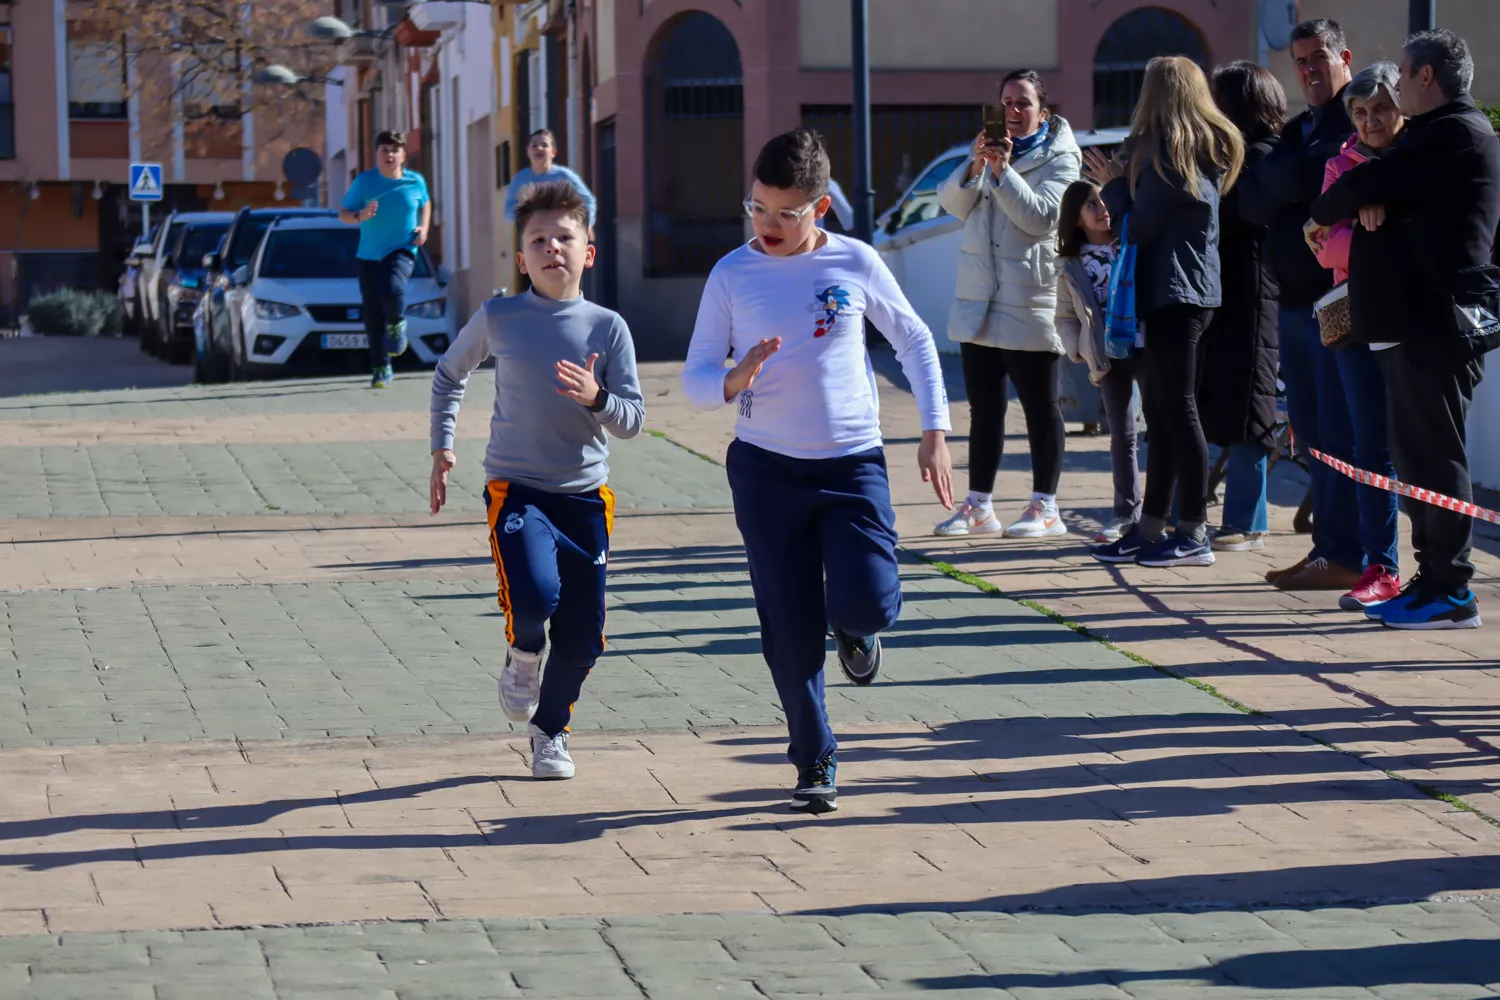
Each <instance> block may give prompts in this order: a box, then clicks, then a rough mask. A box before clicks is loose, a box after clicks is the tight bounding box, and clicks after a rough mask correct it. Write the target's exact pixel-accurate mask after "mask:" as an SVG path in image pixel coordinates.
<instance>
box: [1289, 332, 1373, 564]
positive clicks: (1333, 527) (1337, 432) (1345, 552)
mask: <svg viewBox="0 0 1500 1000" xmlns="http://www.w3.org/2000/svg"><path fill="white" fill-rule="evenodd" d="M1279 331H1280V334H1281V344H1280V353H1281V381H1282V382H1283V383H1285V385H1286V409H1287V416H1288V417H1289V418H1291V421H1292V433H1293V434H1294V435H1296V438H1297V444H1298V445H1299V446H1300V447H1301V448H1303V449H1307V448H1316V449H1318V450H1319V451H1321V452H1323V453H1324V454H1326V455H1332V456H1333V457H1334V458H1340V459H1343V460H1344V461H1346V462H1352V461H1354V428H1353V426H1352V425H1351V423H1350V420H1349V404H1348V402H1347V401H1346V400H1345V398H1344V382H1343V379H1342V377H1340V375H1339V366H1338V361H1337V360H1336V359H1335V357H1334V353H1335V352H1333V351H1330V350H1329V349H1328V348H1326V347H1324V346H1323V338H1322V334H1321V333H1320V332H1319V330H1318V318H1317V316H1316V315H1314V313H1313V311H1312V310H1311V309H1286V308H1283V309H1282V310H1281V312H1280V320H1279ZM1307 465H1308V474H1309V478H1310V479H1311V480H1312V497H1313V547H1312V552H1311V553H1310V554H1309V558H1312V559H1327V560H1328V561H1329V562H1331V563H1334V564H1335V565H1338V566H1342V567H1344V568H1345V569H1348V570H1353V571H1354V572H1356V573H1357V572H1359V570H1360V568H1361V567H1363V566H1364V551H1363V549H1361V547H1360V544H1359V519H1358V518H1357V517H1355V516H1354V512H1355V511H1356V510H1357V509H1358V500H1357V498H1356V496H1355V493H1354V480H1352V479H1349V478H1348V477H1347V476H1344V475H1343V474H1342V473H1338V472H1335V471H1333V470H1332V469H1330V468H1329V467H1328V466H1326V465H1324V464H1323V463H1322V462H1319V461H1318V460H1317V459H1314V458H1312V457H1310V456H1309V458H1308V462H1307Z"/></svg>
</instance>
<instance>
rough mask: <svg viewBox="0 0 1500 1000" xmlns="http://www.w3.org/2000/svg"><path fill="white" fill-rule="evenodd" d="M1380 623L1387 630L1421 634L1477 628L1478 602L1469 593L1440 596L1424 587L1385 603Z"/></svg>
mask: <svg viewBox="0 0 1500 1000" xmlns="http://www.w3.org/2000/svg"><path fill="white" fill-rule="evenodd" d="M1367 613H1368V612H1367ZM1379 620H1380V623H1381V624H1382V625H1384V626H1385V627H1386V628H1400V629H1414V630H1422V631H1435V630H1437V629H1450V628H1478V627H1479V625H1480V622H1479V602H1478V601H1476V600H1475V599H1474V592H1473V591H1472V590H1462V591H1459V592H1457V593H1448V594H1443V593H1439V592H1437V591H1435V590H1428V589H1427V588H1425V587H1424V588H1422V589H1420V590H1418V589H1416V588H1413V591H1412V593H1411V594H1410V595H1406V594H1403V595H1402V596H1400V597H1398V598H1396V599H1395V600H1392V601H1387V602H1386V604H1385V606H1384V607H1382V608H1381V611H1380V619H1379Z"/></svg>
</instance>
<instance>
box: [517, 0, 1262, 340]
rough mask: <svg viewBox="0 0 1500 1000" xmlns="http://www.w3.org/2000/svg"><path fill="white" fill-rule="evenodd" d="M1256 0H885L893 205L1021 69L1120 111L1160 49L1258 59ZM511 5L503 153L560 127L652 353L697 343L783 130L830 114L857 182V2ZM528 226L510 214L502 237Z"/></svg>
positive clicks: (1082, 110) (879, 160)
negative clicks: (772, 143)
mask: <svg viewBox="0 0 1500 1000" xmlns="http://www.w3.org/2000/svg"><path fill="white" fill-rule="evenodd" d="M1254 7H1255V5H1254V4H1253V3H1249V2H1246V3H1225V2H1223V0H1218V2H1214V0H1171V2H1158V3H1154V4H1150V5H1146V4H1142V3H1139V2H1135V0H924V2H922V3H912V2H909V0H871V3H870V17H871V24H870V54H871V101H872V105H873V108H872V135H871V145H872V158H873V174H874V176H873V183H874V186H875V189H876V208H877V211H879V210H882V209H884V208H886V207H888V206H889V205H890V204H891V203H892V202H894V200H895V199H896V198H897V196H898V195H899V193H900V191H901V189H902V188H903V187H904V184H905V183H906V182H908V181H909V180H910V179H911V177H912V176H913V174H914V172H915V171H918V170H920V169H921V168H922V167H923V166H925V165H926V163H927V162H928V161H929V160H930V159H931V158H932V157H933V156H935V155H937V154H938V153H940V152H942V151H943V150H945V149H947V148H948V147H950V146H952V145H953V144H955V143H958V142H965V141H967V140H968V139H970V138H971V137H972V136H973V135H974V134H975V133H976V132H978V130H979V129H980V127H981V126H982V121H981V117H982V114H981V108H982V106H983V105H984V104H985V103H987V102H993V101H995V100H997V98H998V93H997V84H998V81H999V79H1000V78H1001V77H1002V76H1003V75H1004V74H1005V73H1006V72H1007V71H1009V70H1011V69H1016V68H1019V67H1023V66H1026V67H1032V68H1035V69H1037V70H1039V71H1040V72H1041V73H1042V74H1043V76H1044V77H1045V79H1046V82H1047V90H1048V93H1047V100H1048V103H1049V104H1050V105H1051V106H1052V108H1053V110H1054V111H1055V113H1058V114H1061V115H1062V116H1063V117H1065V118H1067V119H1068V120H1069V122H1070V123H1071V124H1072V125H1073V127H1074V128H1076V129H1088V128H1093V127H1095V126H1096V125H1098V126H1100V127H1102V126H1106V125H1117V124H1122V123H1123V121H1124V120H1125V119H1127V118H1128V115H1129V110H1130V107H1131V105H1133V103H1134V92H1135V91H1134V88H1135V87H1138V86H1139V78H1140V75H1141V72H1142V71H1143V69H1144V66H1145V61H1146V59H1148V58H1150V56H1151V55H1156V54H1162V53H1163V52H1173V51H1180V52H1184V53H1186V54H1189V55H1192V56H1194V57H1195V58H1198V59H1199V60H1200V61H1203V62H1204V63H1205V64H1208V65H1211V64H1212V63H1213V62H1217V61H1222V60H1228V59H1239V58H1255V56H1256V44H1255V43H1256V23H1257V22H1256V19H1255V11H1254ZM496 17H497V22H498V25H497V38H498V40H499V41H498V48H499V49H500V52H499V57H500V63H499V66H500V67H501V69H500V71H499V72H497V74H496V80H497V91H498V96H499V101H498V113H497V116H496V119H495V120H496V122H497V124H498V126H499V127H498V129H497V131H496V136H497V138H498V139H499V140H500V148H499V149H497V160H498V161H500V162H502V163H506V164H508V165H509V168H510V169H511V170H515V169H518V168H519V167H520V166H522V165H523V164H524V162H525V159H524V146H525V138H526V135H527V134H529V132H530V131H531V130H533V129H535V128H538V127H543V126H545V127H549V128H551V129H552V130H553V131H554V132H556V133H557V134H558V138H559V145H560V146H561V149H562V156H561V160H562V162H564V163H566V164H568V165H569V166H571V167H573V168H574V169H575V170H577V171H578V172H579V173H580V174H581V175H582V176H583V177H584V178H585V179H586V180H588V182H589V183H590V185H591V186H593V187H594V189H595V191H596V193H597V195H598V197H599V202H600V212H599V225H598V231H597V243H598V246H599V263H598V265H597V267H596V272H597V273H596V274H595V275H594V294H595V295H596V296H597V297H598V298H599V299H601V300H602V301H605V302H607V303H610V304H613V305H614V306H615V307H616V308H618V309H619V310H620V311H621V312H622V313H623V314H624V315H625V316H626V318H627V319H628V320H629V321H630V323H631V326H632V329H633V330H634V331H635V335H636V340H637V344H638V347H639V349H640V351H641V354H642V356H643V357H679V356H681V354H682V352H683V350H684V349H685V346H686V343H687V340H688V337H689V335H690V334H691V331H692V323H693V317H694V314H695V310H696V308H697V301H698V296H699V293H700V291H701V289H702V286H703V281H704V278H705V276H706V275H707V273H708V270H709V269H710V268H711V267H712V265H713V263H714V261H715V260H717V259H718V257H719V256H721V255H722V254H723V253H724V252H726V251H727V250H729V249H732V248H733V247H734V246H736V245H737V244H738V243H739V242H741V241H742V240H743V239H744V236H745V226H744V219H743V213H742V211H741V208H740V203H741V201H742V199H743V198H744V196H745V193H746V190H747V188H748V176H749V172H750V168H751V165H752V163H753V160H754V157H755V154H756V152H757V151H758V150H759V148H760V146H761V145H762V144H763V143H764V142H765V141H766V140H767V139H769V138H770V137H771V136H773V135H775V134H777V133H778V132H781V131H783V130H785V129H788V128H793V127H796V126H798V125H808V126H813V127H817V128H819V129H820V130H822V131H823V132H824V134H825V135H826V136H827V138H828V140H829V144H830V152H831V156H832V159H833V168H834V176H835V177H836V178H837V179H838V180H839V181H840V183H841V184H842V185H843V186H844V187H845V188H846V190H847V189H849V188H851V187H852V182H853V167H852V126H851V112H850V105H851V100H852V82H851V79H850V75H849V69H850V62H851V47H850V26H849V24H850V22H849V4H848V2H847V0H755V2H753V3H751V2H741V0H571V2H570V0H534V2H531V3H521V4H513V5H506V6H505V7H503V8H500V9H498V10H497V11H496ZM507 68H508V72H507V71H506V70H507ZM499 179H500V180H501V181H502V183H503V182H504V181H505V180H506V179H507V178H506V177H505V176H504V174H503V172H502V174H501V176H500V178H499ZM513 238H514V234H513V233H511V232H510V231H509V228H508V227H504V226H502V227H500V228H499V230H498V232H497V241H498V242H500V243H501V244H502V245H506V246H507V248H509V246H511V245H512V244H508V243H506V241H509V240H513Z"/></svg>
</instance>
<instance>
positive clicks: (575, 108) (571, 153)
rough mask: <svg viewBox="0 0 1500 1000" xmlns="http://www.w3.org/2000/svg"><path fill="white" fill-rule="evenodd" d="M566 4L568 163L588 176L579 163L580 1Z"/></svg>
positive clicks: (580, 139) (581, 123)
mask: <svg viewBox="0 0 1500 1000" xmlns="http://www.w3.org/2000/svg"><path fill="white" fill-rule="evenodd" d="M564 3H566V5H567V12H568V161H569V162H570V163H571V164H572V166H573V169H574V170H576V171H578V172H579V173H580V174H582V175H583V176H588V173H589V170H588V167H587V166H586V165H585V164H583V163H581V162H580V161H579V156H581V155H582V153H583V121H582V119H583V109H582V108H581V107H580V101H579V93H578V91H579V85H578V81H579V76H578V0H564Z"/></svg>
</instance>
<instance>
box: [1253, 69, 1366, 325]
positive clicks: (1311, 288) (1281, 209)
mask: <svg viewBox="0 0 1500 1000" xmlns="http://www.w3.org/2000/svg"><path fill="white" fill-rule="evenodd" d="M1309 123H1311V125H1312V128H1311V131H1310V132H1309V133H1308V134H1307V135H1306V136H1304V135H1303V130H1304V128H1306V127H1307V126H1308V124H1309ZM1353 131H1354V125H1353V124H1351V123H1350V121H1349V113H1348V112H1347V111H1346V110H1345V109H1344V92H1343V91H1342V90H1340V91H1339V92H1338V95H1337V96H1335V97H1334V98H1333V99H1332V100H1331V101H1329V102H1328V103H1327V104H1325V105H1323V106H1322V107H1321V108H1317V109H1311V108H1309V109H1308V110H1307V111H1304V112H1302V114H1300V115H1298V116H1297V117H1295V118H1293V119H1292V120H1291V121H1289V122H1287V123H1286V126H1285V127H1284V128H1283V129H1282V130H1281V137H1280V138H1279V139H1277V140H1276V145H1275V146H1274V147H1273V148H1272V150H1271V155H1269V156H1267V157H1266V158H1265V159H1264V160H1262V161H1261V163H1260V165H1259V166H1258V167H1256V169H1254V170H1247V171H1246V172H1245V177H1243V178H1242V179H1241V180H1240V184H1239V186H1240V187H1241V188H1242V191H1241V193H1240V198H1241V204H1242V211H1243V212H1244V215H1245V217H1246V218H1247V219H1249V220H1251V221H1254V222H1258V223H1260V224H1261V225H1263V226H1268V227H1269V232H1268V233H1267V235H1266V257H1267V258H1268V261H1269V263H1270V266H1271V270H1272V272H1273V273H1274V274H1275V275H1276V284H1277V287H1278V288H1279V289H1280V295H1281V299H1280V301H1281V304H1282V305H1283V306H1285V307H1287V308H1288V309H1311V308H1312V305H1313V303H1314V302H1316V301H1318V299H1320V298H1322V297H1323V293H1324V292H1326V291H1328V289H1330V288H1332V287H1333V273H1332V272H1331V271H1329V270H1327V269H1326V268H1325V267H1323V265H1322V264H1319V263H1318V258H1316V257H1314V256H1313V252H1312V250H1310V249H1309V248H1308V246H1307V240H1306V238H1304V237H1303V235H1302V227H1303V226H1304V225H1305V224H1306V223H1307V217H1308V214H1309V211H1310V210H1311V208H1312V203H1313V202H1314V201H1317V200H1318V196H1319V195H1320V194H1321V193H1322V191H1323V168H1324V167H1325V166H1327V164H1328V161H1329V160H1330V159H1332V158H1333V157H1334V156H1336V155H1338V151H1339V149H1340V148H1342V147H1343V145H1344V141H1345V140H1346V139H1348V138H1349V136H1350V134H1351V133H1353Z"/></svg>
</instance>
